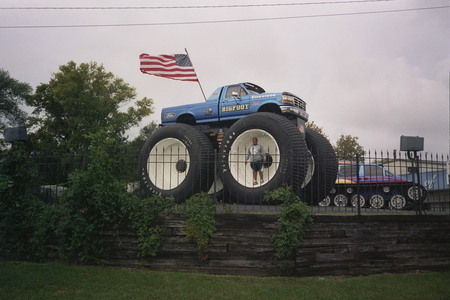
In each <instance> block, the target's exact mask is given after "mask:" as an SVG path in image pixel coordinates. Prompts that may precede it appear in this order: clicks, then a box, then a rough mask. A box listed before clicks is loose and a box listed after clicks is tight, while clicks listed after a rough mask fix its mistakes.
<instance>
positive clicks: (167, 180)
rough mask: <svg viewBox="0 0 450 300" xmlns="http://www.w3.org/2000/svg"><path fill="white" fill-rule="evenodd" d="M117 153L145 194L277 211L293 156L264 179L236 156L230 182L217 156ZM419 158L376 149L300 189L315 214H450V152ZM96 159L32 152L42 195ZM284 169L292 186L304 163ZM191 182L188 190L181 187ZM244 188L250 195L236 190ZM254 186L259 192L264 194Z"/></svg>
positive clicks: (266, 171)
mask: <svg viewBox="0 0 450 300" xmlns="http://www.w3.org/2000/svg"><path fill="white" fill-rule="evenodd" d="M114 158H115V159H114V162H113V163H112V164H113V165H112V166H111V167H112V170H113V172H114V174H115V175H116V176H117V178H118V179H119V180H120V181H121V182H123V183H124V184H126V186H127V189H128V190H129V191H130V192H132V193H135V194H136V195H138V196H139V197H144V196H147V195H149V194H151V193H158V194H160V193H162V194H163V195H171V194H172V192H178V193H179V196H178V199H177V200H178V202H180V203H182V202H183V198H184V199H186V198H188V197H189V196H190V195H191V194H192V193H193V192H197V191H205V192H208V193H209V194H211V196H212V197H214V198H215V199H216V200H217V201H218V203H220V204H221V205H219V207H220V209H222V210H224V211H236V210H238V211H249V210H260V211H276V210H277V209H278V205H279V204H280V203H277V202H276V201H267V200H265V199H264V197H263V195H264V193H263V192H264V191H265V190H268V189H270V188H271V187H273V185H271V184H270V182H271V180H273V178H274V176H275V175H276V174H277V172H279V170H281V169H280V168H281V166H282V163H283V161H284V160H285V159H284V158H283V157H276V155H273V156H272V158H271V162H270V164H269V163H266V164H265V165H264V166H263V169H262V175H263V177H262V180H263V181H262V182H261V178H260V174H259V173H258V174H257V180H256V182H255V180H254V177H253V170H252V169H251V167H250V165H249V164H246V163H245V158H243V159H238V158H233V159H232V160H230V164H229V165H227V167H230V168H231V169H232V170H231V171H230V172H231V176H229V178H228V179H227V180H228V181H227V182H224V181H222V179H223V177H222V176H221V173H222V172H223V167H224V166H223V163H221V161H220V157H218V156H217V154H215V155H210V156H208V157H207V158H205V157H193V156H190V157H186V156H185V155H183V156H182V157H181V156H176V155H175V156H173V155H172V157H169V158H168V157H163V158H161V160H158V159H153V158H149V159H148V160H147V161H146V162H140V159H139V154H136V153H117V152H116V153H114ZM205 159H206V160H207V161H205ZM232 161H233V162H234V163H232ZM318 161H322V163H327V162H324V161H323V160H317V159H316V160H312V161H310V165H308V164H307V165H305V169H306V170H308V172H311V170H314V171H315V172H317V170H320V169H323V168H325V167H326V166H323V165H320V163H319V162H318ZM417 161H418V164H417V163H415V162H414V161H413V160H411V159H409V158H408V157H407V155H405V153H403V152H396V151H394V152H369V151H368V152H366V155H365V156H364V157H355V158H352V157H350V158H347V159H346V160H342V161H340V162H339V167H338V170H336V171H337V178H336V181H335V182H334V184H331V185H330V183H329V179H327V180H326V178H323V177H324V176H328V174H323V172H322V173H318V175H320V176H312V177H311V176H306V179H305V180H306V181H308V180H309V182H308V183H307V185H306V186H307V189H308V190H309V192H308V193H305V189H306V186H305V184H303V186H302V187H301V188H298V189H296V190H295V191H294V192H296V193H297V194H298V195H299V196H300V198H301V199H302V200H303V201H304V202H306V203H308V204H309V205H310V206H311V207H312V208H311V209H312V211H313V212H314V213H335V212H336V213H341V212H350V213H371V212H374V213H378V212H381V213H404V212H411V213H450V186H449V174H448V162H449V157H448V156H444V155H435V154H433V155H431V154H427V153H423V154H420V155H419V159H418V160H417ZM90 162H91V161H90V157H89V155H74V154H67V153H64V154H62V153H58V154H57V153H50V154H48V153H47V154H39V155H32V157H31V160H30V163H29V167H30V168H34V169H35V170H36V172H37V173H38V174H39V175H38V176H37V177H36V178H38V179H37V180H39V183H38V185H39V186H40V188H39V193H40V194H41V195H42V197H44V198H45V199H47V200H48V201H51V200H52V199H54V198H55V197H60V196H61V195H62V193H63V192H64V190H65V189H66V188H67V183H68V177H69V174H71V173H72V172H73V171H75V170H85V169H86V168H87V167H88V165H89V163H90ZM312 162H314V163H312ZM283 168H284V169H282V172H283V173H282V174H281V175H280V176H281V177H280V178H277V180H278V181H277V182H287V183H289V182H292V180H293V177H295V178H297V179H298V178H299V176H298V175H297V174H293V172H298V170H299V169H298V168H289V166H287V167H286V166H284V167H283ZM280 172H281V171H280ZM321 176H322V177H321ZM143 177H145V178H144V180H143ZM300 177H302V178H303V176H300ZM205 178H206V179H205ZM230 178H231V179H230ZM233 180H234V181H235V182H234V183H233V182H232V181H233ZM183 184H184V185H185V187H184V190H181V191H180V186H181V185H183ZM238 185H241V187H240V188H242V189H243V192H242V193H237V192H236V190H235V189H236V188H237V186H238ZM252 191H259V192H258V193H257V197H256V196H254V195H255V194H254V193H252ZM324 191H326V195H325V194H324ZM183 193H184V194H183ZM255 197H256V198H255Z"/></svg>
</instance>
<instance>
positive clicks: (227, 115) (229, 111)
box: [220, 84, 250, 120]
mask: <svg viewBox="0 0 450 300" xmlns="http://www.w3.org/2000/svg"><path fill="white" fill-rule="evenodd" d="M222 93H223V96H222V101H221V107H220V117H221V119H222V120H227V119H236V118H239V117H241V116H245V115H248V114H249V113H250V94H249V93H248V92H247V90H246V89H245V88H244V87H243V86H241V85H239V84H236V85H230V86H228V87H226V88H225V90H224V91H223V92H222ZM233 94H234V95H236V96H233Z"/></svg>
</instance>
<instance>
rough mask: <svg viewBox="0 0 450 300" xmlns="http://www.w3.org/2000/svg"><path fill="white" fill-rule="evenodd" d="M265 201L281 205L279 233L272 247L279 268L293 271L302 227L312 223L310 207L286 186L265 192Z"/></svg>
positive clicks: (302, 230)
mask: <svg viewBox="0 0 450 300" xmlns="http://www.w3.org/2000/svg"><path fill="white" fill-rule="evenodd" d="M265 199H266V200H269V199H274V200H277V201H280V202H281V203H282V204H281V211H280V213H279V217H278V223H279V225H280V228H279V233H278V235H275V236H273V237H272V245H273V247H274V250H275V258H276V259H277V260H278V261H279V262H280V265H281V267H282V268H283V269H284V270H285V271H294V270H295V256H296V253H297V250H298V248H299V247H300V245H301V243H302V242H303V233H304V227H305V226H304V225H305V224H306V223H308V222H312V215H311V211H310V207H309V206H308V205H306V204H305V203H304V202H302V201H301V199H300V198H299V197H298V196H297V195H296V194H295V193H293V192H292V191H291V190H290V188H289V187H287V186H286V187H281V188H278V189H276V190H274V191H272V192H267V194H266V196H265Z"/></svg>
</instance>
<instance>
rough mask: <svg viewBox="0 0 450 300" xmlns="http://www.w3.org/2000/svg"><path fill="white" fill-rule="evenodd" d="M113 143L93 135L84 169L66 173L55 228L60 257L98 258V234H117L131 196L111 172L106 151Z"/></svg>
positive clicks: (100, 250) (88, 260) (100, 249)
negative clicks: (58, 240) (88, 159)
mask: <svg viewBox="0 0 450 300" xmlns="http://www.w3.org/2000/svg"><path fill="white" fill-rule="evenodd" d="M114 143H115V141H114V140H113V139H109V138H104V137H101V136H100V135H99V136H94V137H93V142H92V145H91V146H90V148H89V150H90V158H91V162H90V163H89V165H88V168H87V170H86V171H75V172H73V173H71V174H70V176H69V182H68V189H67V190H66V191H65V192H64V194H63V197H62V201H61V203H60V216H61V219H60V220H59V224H58V226H57V230H56V231H57V236H58V237H59V238H60V239H61V241H62V244H61V254H62V256H63V257H66V258H71V257H72V256H73V255H76V259H77V260H78V261H80V262H84V263H92V262H98V261H99V258H100V257H101V256H102V253H103V251H104V242H103V240H102V234H104V233H105V232H109V231H112V232H113V234H117V230H118V228H119V226H120V224H121V223H122V222H123V221H124V219H125V217H126V213H127V211H126V203H127V202H129V201H132V198H133V196H132V195H130V194H129V193H128V192H127V191H126V187H125V184H123V183H121V182H119V181H118V179H117V178H116V177H115V176H114V174H113V165H114V160H113V158H112V156H110V155H109V153H111V148H112V146H113V145H114Z"/></svg>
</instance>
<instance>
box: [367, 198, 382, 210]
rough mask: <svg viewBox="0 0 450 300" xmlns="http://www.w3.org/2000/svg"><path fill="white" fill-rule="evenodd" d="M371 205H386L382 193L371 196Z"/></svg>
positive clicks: (373, 206) (377, 206) (375, 206)
mask: <svg viewBox="0 0 450 300" xmlns="http://www.w3.org/2000/svg"><path fill="white" fill-rule="evenodd" d="M369 202H370V206H371V207H372V208H377V209H378V208H382V207H383V206H384V198H383V196H381V195H373V196H372V197H370V200H369Z"/></svg>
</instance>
